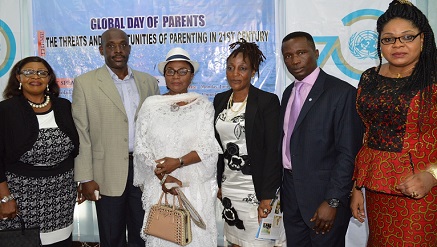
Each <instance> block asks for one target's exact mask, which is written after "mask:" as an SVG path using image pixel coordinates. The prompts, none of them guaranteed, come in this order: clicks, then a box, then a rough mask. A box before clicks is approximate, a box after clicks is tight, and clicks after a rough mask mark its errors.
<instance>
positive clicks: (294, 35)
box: [282, 31, 316, 50]
mask: <svg viewBox="0 0 437 247" xmlns="http://www.w3.org/2000/svg"><path fill="white" fill-rule="evenodd" d="M294 38H305V39H306V40H307V41H308V43H310V45H311V48H313V50H316V44H315V43H314V39H313V36H311V34H309V33H306V32H302V31H298V32H292V33H289V34H288V35H287V36H285V37H284V38H283V39H282V43H285V42H287V41H289V40H290V39H294Z"/></svg>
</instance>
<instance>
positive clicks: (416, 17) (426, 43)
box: [376, 0, 437, 118]
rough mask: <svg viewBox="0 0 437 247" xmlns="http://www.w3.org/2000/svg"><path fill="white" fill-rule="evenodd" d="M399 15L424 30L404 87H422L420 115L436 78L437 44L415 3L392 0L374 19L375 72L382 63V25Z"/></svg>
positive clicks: (409, 90)
mask: <svg viewBox="0 0 437 247" xmlns="http://www.w3.org/2000/svg"><path fill="white" fill-rule="evenodd" d="M395 18H401V19H404V20H407V21H410V22H411V24H412V25H413V26H414V27H416V28H418V29H419V32H421V33H423V35H424V38H423V47H422V51H421V53H420V56H419V61H418V62H417V64H416V65H415V67H414V69H413V72H412V74H411V76H410V78H409V81H408V86H407V87H405V88H404V89H403V90H405V92H403V93H408V92H411V91H412V90H422V93H421V94H420V102H421V103H420V109H419V114H420V116H422V117H421V118H423V116H424V114H426V113H427V111H428V110H429V109H430V107H431V104H436V103H437V102H432V93H433V92H432V85H433V84H436V79H437V75H436V73H437V48H436V43H435V39H434V32H433V31H432V29H431V26H430V25H429V22H428V19H427V18H426V16H425V15H424V14H423V13H422V11H420V10H419V9H418V8H417V7H416V6H414V5H413V4H412V3H411V2H409V1H407V0H393V1H392V2H391V3H390V5H389V6H388V9H387V11H385V13H384V14H382V15H381V16H380V17H379V18H378V21H377V22H376V31H377V32H378V42H377V43H378V46H377V50H378V57H379V66H378V68H377V73H376V76H378V75H379V71H380V69H381V64H382V55H381V42H380V40H381V32H382V30H383V29H384V27H385V25H386V24H387V23H388V22H389V21H391V20H393V19H395Z"/></svg>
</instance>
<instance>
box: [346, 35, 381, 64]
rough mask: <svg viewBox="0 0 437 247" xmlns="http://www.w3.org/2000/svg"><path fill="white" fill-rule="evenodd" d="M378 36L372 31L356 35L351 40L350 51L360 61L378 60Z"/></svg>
mask: <svg viewBox="0 0 437 247" xmlns="http://www.w3.org/2000/svg"><path fill="white" fill-rule="evenodd" d="M377 39H378V34H377V33H376V32H374V31H371V30H364V31H361V32H358V33H354V34H353V35H352V36H351V37H350V38H349V51H350V52H351V53H352V55H354V57H356V58H358V59H366V58H370V59H377V58H378V53H377V51H376V49H377V43H376V42H377Z"/></svg>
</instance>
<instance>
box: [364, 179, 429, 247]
mask: <svg viewBox="0 0 437 247" xmlns="http://www.w3.org/2000/svg"><path fill="white" fill-rule="evenodd" d="M366 204H367V219H368V221H369V230H370V234H369V240H368V242H367V246H368V247H385V246H395V247H412V246H420V247H422V246H423V247H437V188H434V189H433V190H432V191H431V192H430V193H429V194H428V195H427V196H425V197H424V198H422V199H419V200H415V199H411V198H409V197H405V196H397V195H390V194H385V193H379V192H374V191H371V190H366Z"/></svg>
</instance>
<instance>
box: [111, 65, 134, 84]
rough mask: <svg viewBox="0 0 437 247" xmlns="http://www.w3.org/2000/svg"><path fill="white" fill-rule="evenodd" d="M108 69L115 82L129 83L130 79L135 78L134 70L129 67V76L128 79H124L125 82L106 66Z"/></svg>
mask: <svg viewBox="0 0 437 247" xmlns="http://www.w3.org/2000/svg"><path fill="white" fill-rule="evenodd" d="M106 68H107V69H108V72H109V75H110V76H111V78H112V80H113V81H114V82H117V81H118V82H123V81H128V80H129V79H131V78H133V77H134V74H133V73H132V69H131V68H130V67H127V75H126V77H124V78H123V80H121V79H120V78H118V76H117V75H116V74H115V73H114V72H113V71H112V70H111V68H109V67H108V65H106Z"/></svg>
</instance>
